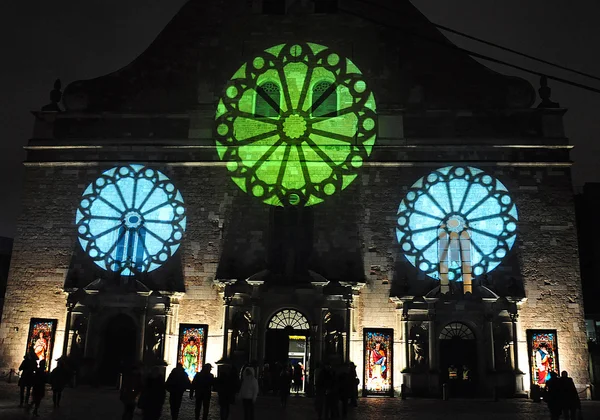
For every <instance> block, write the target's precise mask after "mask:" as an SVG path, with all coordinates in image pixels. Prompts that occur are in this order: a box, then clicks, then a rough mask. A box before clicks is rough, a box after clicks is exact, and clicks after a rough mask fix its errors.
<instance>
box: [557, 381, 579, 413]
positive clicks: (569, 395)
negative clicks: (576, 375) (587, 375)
mask: <svg viewBox="0 0 600 420" xmlns="http://www.w3.org/2000/svg"><path fill="white" fill-rule="evenodd" d="M560 381H561V391H562V409H563V415H564V416H565V420H576V419H577V410H581V401H580V400H579V394H578V393H577V388H576V387H575V383H573V378H569V374H568V372H567V371H566V370H563V371H562V373H561V374H560Z"/></svg>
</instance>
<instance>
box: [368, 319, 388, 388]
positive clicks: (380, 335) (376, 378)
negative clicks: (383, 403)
mask: <svg viewBox="0 0 600 420" xmlns="http://www.w3.org/2000/svg"><path fill="white" fill-rule="evenodd" d="M363 342H364V347H363V349H364V358H365V364H364V369H365V370H364V380H363V394H364V395H388V396H393V395H394V387H393V386H394V382H393V375H394V374H393V357H392V356H393V355H392V350H393V347H394V330H392V329H388V328H376V329H375V328H374V329H371V328H365V329H364V330H363Z"/></svg>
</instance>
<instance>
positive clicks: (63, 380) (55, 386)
mask: <svg viewBox="0 0 600 420" xmlns="http://www.w3.org/2000/svg"><path fill="white" fill-rule="evenodd" d="M70 379H71V372H69V370H68V369H67V367H66V366H65V362H64V361H63V360H62V359H61V360H59V361H58V366H56V367H55V368H54V370H53V371H52V373H50V384H51V385H52V403H53V405H54V408H57V407H60V399H61V397H62V392H63V390H64V389H65V387H66V386H67V384H68V383H69V380H70Z"/></svg>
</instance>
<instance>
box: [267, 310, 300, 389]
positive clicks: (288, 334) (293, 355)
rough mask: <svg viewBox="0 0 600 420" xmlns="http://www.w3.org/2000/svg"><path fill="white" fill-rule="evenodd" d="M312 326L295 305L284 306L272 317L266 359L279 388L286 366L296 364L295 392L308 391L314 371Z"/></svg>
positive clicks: (294, 373) (268, 329)
mask: <svg viewBox="0 0 600 420" xmlns="http://www.w3.org/2000/svg"><path fill="white" fill-rule="evenodd" d="M309 332H310V327H309V324H308V321H307V320H306V317H305V316H304V315H302V314H301V313H300V312H298V311H296V310H294V309H283V310H281V311H279V312H277V313H276V314H275V315H273V317H272V318H271V319H270V321H269V323H268V325H267V331H266V334H265V362H266V363H268V364H269V371H270V373H271V384H272V386H273V390H274V391H277V387H278V384H279V375H280V373H281V370H282V369H285V368H287V367H288V366H290V365H291V367H292V379H293V382H292V392H294V391H296V392H304V390H305V387H306V385H305V384H306V383H307V381H308V372H309V371H310V370H309V368H310V351H309V341H308V337H309Z"/></svg>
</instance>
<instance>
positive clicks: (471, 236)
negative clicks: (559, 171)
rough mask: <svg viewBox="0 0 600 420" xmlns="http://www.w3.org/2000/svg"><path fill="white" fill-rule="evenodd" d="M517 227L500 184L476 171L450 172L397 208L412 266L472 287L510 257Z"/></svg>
mask: <svg viewBox="0 0 600 420" xmlns="http://www.w3.org/2000/svg"><path fill="white" fill-rule="evenodd" d="M517 221H518V217H517V208H516V206H515V204H514V203H513V200H512V198H511V197H510V195H509V194H508V191H507V189H506V187H505V186H504V185H503V184H502V183H501V182H500V181H498V180H497V179H495V178H493V177H492V176H491V175H489V174H486V173H485V172H483V171H482V170H480V169H477V168H473V167H461V166H447V167H445V168H441V169H438V170H435V171H433V172H431V173H430V174H429V175H427V176H426V177H423V178H421V179H419V180H418V181H417V182H415V183H414V184H413V186H412V187H411V188H410V189H409V191H408V193H407V194H406V197H405V198H404V199H403V200H402V202H401V203H400V207H399V208H398V224H397V226H396V234H397V238H398V243H399V244H400V248H401V249H402V252H403V253H404V255H405V257H406V258H407V259H408V261H410V262H411V264H412V265H414V266H415V267H417V268H418V269H419V270H421V271H423V272H424V273H425V274H427V275H428V276H430V277H433V278H435V279H440V280H442V282H443V281H444V280H447V281H465V282H466V281H469V282H470V279H471V278H472V277H477V276H480V275H482V274H485V273H487V272H490V271H492V270H493V269H494V268H496V267H497V266H498V264H500V262H501V261H502V259H503V258H504V257H506V255H507V254H508V252H509V251H510V249H511V248H512V246H513V245H514V243H515V238H516V231H517Z"/></svg>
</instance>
